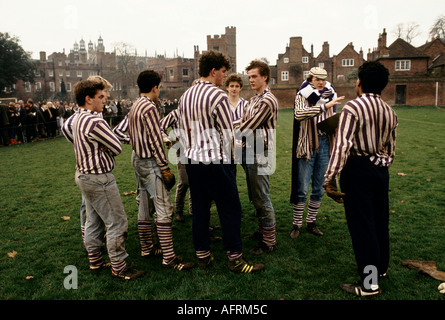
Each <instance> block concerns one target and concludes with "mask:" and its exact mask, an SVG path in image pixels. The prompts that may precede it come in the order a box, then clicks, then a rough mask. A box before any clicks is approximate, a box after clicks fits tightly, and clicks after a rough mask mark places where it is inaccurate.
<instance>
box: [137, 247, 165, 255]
mask: <svg viewBox="0 0 445 320" xmlns="http://www.w3.org/2000/svg"><path fill="white" fill-rule="evenodd" d="M160 255H162V249H161V248H157V247H153V248H152V249H151V250H150V251H149V252H148V253H144V252H141V256H142V257H144V258H152V257H155V256H160Z"/></svg>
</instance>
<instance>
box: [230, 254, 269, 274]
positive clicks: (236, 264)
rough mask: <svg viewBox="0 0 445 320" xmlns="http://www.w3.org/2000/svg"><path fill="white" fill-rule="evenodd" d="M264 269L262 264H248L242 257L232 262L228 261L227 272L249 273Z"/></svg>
mask: <svg viewBox="0 0 445 320" xmlns="http://www.w3.org/2000/svg"><path fill="white" fill-rule="evenodd" d="M263 269H264V264H262V263H250V262H247V261H246V260H244V258H243V257H241V258H239V259H236V260H234V261H229V270H230V271H233V272H235V273H251V272H256V271H260V270H263Z"/></svg>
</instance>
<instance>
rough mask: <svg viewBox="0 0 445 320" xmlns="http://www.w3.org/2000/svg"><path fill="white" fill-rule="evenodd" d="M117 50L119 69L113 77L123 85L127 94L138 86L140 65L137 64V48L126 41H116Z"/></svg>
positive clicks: (123, 91)
mask: <svg viewBox="0 0 445 320" xmlns="http://www.w3.org/2000/svg"><path fill="white" fill-rule="evenodd" d="M113 45H114V49H115V51H116V62H117V69H116V72H115V74H114V75H113V78H114V80H115V81H116V82H118V83H120V84H121V85H122V93H123V95H124V96H125V95H126V93H128V92H129V90H130V89H131V88H133V87H135V86H136V78H137V75H138V67H137V65H136V50H135V49H134V47H133V46H132V45H131V44H128V43H126V42H118V43H114V44H113Z"/></svg>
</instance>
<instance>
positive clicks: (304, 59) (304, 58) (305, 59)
mask: <svg viewBox="0 0 445 320" xmlns="http://www.w3.org/2000/svg"><path fill="white" fill-rule="evenodd" d="M301 62H302V63H309V57H303V58H301Z"/></svg>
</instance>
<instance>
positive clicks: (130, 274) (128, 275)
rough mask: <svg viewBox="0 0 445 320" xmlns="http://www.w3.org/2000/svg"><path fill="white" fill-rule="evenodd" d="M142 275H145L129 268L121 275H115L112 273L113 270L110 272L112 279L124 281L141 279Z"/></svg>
mask: <svg viewBox="0 0 445 320" xmlns="http://www.w3.org/2000/svg"><path fill="white" fill-rule="evenodd" d="M144 274H145V272H144V271H141V270H135V269H131V268H126V269H125V270H124V271H122V272H121V273H116V272H114V270H111V275H112V276H113V277H117V278H121V279H124V280H131V279H136V278H139V277H142V276H143V275H144Z"/></svg>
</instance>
